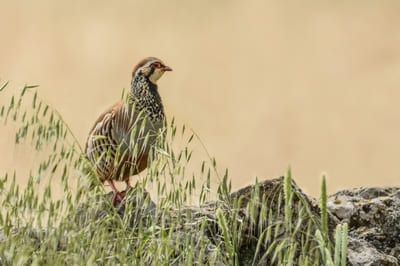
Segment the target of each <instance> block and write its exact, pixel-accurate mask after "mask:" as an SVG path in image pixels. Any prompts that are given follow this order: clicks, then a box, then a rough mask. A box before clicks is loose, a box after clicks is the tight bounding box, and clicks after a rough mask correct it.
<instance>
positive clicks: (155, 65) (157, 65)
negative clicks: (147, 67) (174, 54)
mask: <svg viewBox="0 0 400 266" xmlns="http://www.w3.org/2000/svg"><path fill="white" fill-rule="evenodd" d="M153 66H154V67H156V68H161V64H160V63H159V62H155V63H153Z"/></svg>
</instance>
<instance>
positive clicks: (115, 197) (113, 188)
mask: <svg viewBox="0 0 400 266" xmlns="http://www.w3.org/2000/svg"><path fill="white" fill-rule="evenodd" d="M107 182H108V184H110V187H111V189H112V191H113V193H114V195H113V198H112V200H111V204H112V205H113V206H115V202H116V200H117V199H118V200H119V201H120V202H121V203H122V204H125V201H124V198H123V196H122V194H121V192H119V191H118V189H117V188H116V187H115V185H114V181H112V180H107Z"/></svg>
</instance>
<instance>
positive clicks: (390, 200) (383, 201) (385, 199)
mask: <svg viewBox="0 0 400 266" xmlns="http://www.w3.org/2000/svg"><path fill="white" fill-rule="evenodd" d="M399 195H400V188H396V187H368V188H358V189H353V190H348V189H347V190H342V191H339V192H337V193H335V194H334V195H332V196H330V197H329V199H328V208H329V210H330V211H331V213H332V214H333V215H334V216H336V217H337V218H338V219H339V220H340V222H347V223H349V236H350V237H351V239H352V240H351V241H350V243H349V261H350V263H351V265H398V264H399V261H400V251H399V246H400V197H399Z"/></svg>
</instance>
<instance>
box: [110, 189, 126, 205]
mask: <svg viewBox="0 0 400 266" xmlns="http://www.w3.org/2000/svg"><path fill="white" fill-rule="evenodd" d="M123 192H124V191H123ZM123 192H116V193H115V192H114V195H113V197H112V199H111V204H112V205H113V206H114V207H115V206H116V205H117V202H121V204H124V205H126V203H125V200H124V197H125V193H123Z"/></svg>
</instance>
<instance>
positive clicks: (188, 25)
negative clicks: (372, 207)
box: [0, 0, 400, 195]
mask: <svg viewBox="0 0 400 266" xmlns="http://www.w3.org/2000/svg"><path fill="white" fill-rule="evenodd" d="M0 10H1V14H0V34H1V35H0V38H1V42H0V78H1V80H2V81H4V80H11V82H12V83H11V84H12V86H13V87H15V86H19V85H23V84H24V83H30V84H32V83H34V84H40V88H39V93H40V94H41V95H42V96H43V97H44V98H45V99H46V100H47V101H48V102H49V103H51V104H52V105H54V106H56V107H57V109H58V110H59V111H60V113H61V114H63V115H64V117H65V119H66V120H67V122H69V123H70V125H71V127H72V130H73V131H74V132H75V133H76V135H77V136H78V138H79V139H80V140H81V142H82V143H83V142H84V141H85V138H86V135H87V133H88V130H89V128H90V127H91V125H92V123H93V121H94V120H95V119H96V118H97V115H98V114H99V113H100V112H102V111H103V110H104V109H105V108H106V107H108V106H109V105H110V104H111V103H113V102H115V101H116V100H118V99H119V97H120V95H121V91H122V88H129V84H130V75H131V73H130V72H131V70H132V68H133V66H134V65H135V64H136V63H137V61H138V60H140V59H141V58H143V57H145V56H149V55H152V56H157V57H160V58H161V59H163V60H164V61H165V62H166V63H167V64H168V65H170V66H171V67H172V68H173V69H174V72H172V73H168V74H167V75H165V76H164V77H163V78H162V80H160V93H161V95H162V97H163V100H164V105H165V107H166V110H167V113H168V117H172V116H175V117H176V118H177V120H178V121H180V122H184V123H186V124H187V125H188V126H189V127H191V128H193V129H194V130H195V131H196V132H197V133H198V134H199V135H200V136H201V138H202V140H203V142H204V143H205V145H206V146H207V148H208V150H209V152H210V153H211V154H212V155H214V156H215V157H216V159H217V162H218V163H219V166H220V168H221V169H223V168H224V167H228V168H229V171H230V176H231V178H232V179H233V186H234V187H235V188H238V187H241V186H243V185H246V184H249V183H252V182H254V179H255V177H256V176H258V177H259V178H260V179H265V178H272V177H276V176H279V175H282V174H283V173H284V171H285V169H286V167H287V165H288V164H290V165H291V166H292V171H293V174H294V177H295V179H296V181H297V182H298V183H299V184H300V185H301V186H302V187H303V188H304V190H305V191H306V192H308V193H311V194H313V195H317V194H318V191H319V182H320V174H321V173H322V172H326V173H327V174H328V189H329V191H330V192H334V191H335V190H337V189H339V188H344V187H354V186H371V185H399V180H400V172H399V167H398V166H399V158H400V138H399V136H400V123H399V122H400V106H399V104H398V102H399V99H400V30H399V29H400V16H399V14H400V2H399V1H329V2H328V1H301V2H298V1H293V2H291V1H289V2H288V1H239V0H238V1H234V0H232V1H229V0H220V1H215V0H213V1H211V0H209V1H179V0H169V1H118V2H114V3H113V4H110V2H109V1H51V0H48V1H44V0H43V1H22V0H17V1H4V0H2V1H1V2H0ZM4 102H5V100H4V99H1V98H0V104H3V103H4ZM0 136H1V139H0V150H2V151H5V150H7V149H11V148H12V147H13V146H12V145H11V144H10V142H12V141H11V140H12V139H13V138H14V137H13V135H12V134H11V130H7V129H4V128H3V127H0ZM21 153H24V151H16V152H15V151H14V152H13V153H5V152H2V153H1V160H0V171H1V174H2V173H3V172H4V171H5V170H7V169H11V168H12V167H13V166H14V165H15V161H16V160H18V158H17V157H19V156H20V155H21ZM26 166H27V167H28V166H29V165H26Z"/></svg>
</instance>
